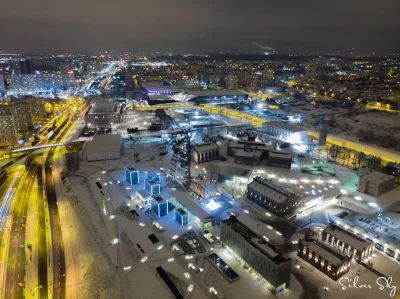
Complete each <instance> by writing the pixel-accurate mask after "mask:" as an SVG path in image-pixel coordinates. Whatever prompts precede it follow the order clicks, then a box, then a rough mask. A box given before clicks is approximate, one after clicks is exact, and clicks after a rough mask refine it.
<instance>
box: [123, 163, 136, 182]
mask: <svg viewBox="0 0 400 299" xmlns="http://www.w3.org/2000/svg"><path fill="white" fill-rule="evenodd" d="M125 179H126V180H127V181H128V182H129V184H131V185H137V184H139V171H138V170H137V169H136V168H135V167H133V166H132V165H130V166H125Z"/></svg>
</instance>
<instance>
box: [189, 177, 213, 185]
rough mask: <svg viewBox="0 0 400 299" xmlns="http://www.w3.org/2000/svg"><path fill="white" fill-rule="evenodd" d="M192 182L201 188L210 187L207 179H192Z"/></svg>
mask: <svg viewBox="0 0 400 299" xmlns="http://www.w3.org/2000/svg"><path fill="white" fill-rule="evenodd" d="M193 181H194V182H196V183H197V184H199V185H200V186H202V187H207V186H208V185H211V183H210V179H208V178H205V179H201V178H194V179H193Z"/></svg>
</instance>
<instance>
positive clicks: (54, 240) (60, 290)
mask: <svg viewBox="0 0 400 299" xmlns="http://www.w3.org/2000/svg"><path fill="white" fill-rule="evenodd" d="M53 156H54V150H50V152H49V154H48V156H47V160H46V163H45V174H46V183H45V186H46V197H47V204H48V209H49V216H50V234H51V244H52V245H51V248H52V257H53V262H52V266H53V268H52V269H53V284H52V285H53V292H52V293H53V298H55V299H63V298H65V255H64V243H63V239H62V231H61V223H60V216H59V213H58V204H57V196H56V191H55V186H54V180H53V168H52V163H53Z"/></svg>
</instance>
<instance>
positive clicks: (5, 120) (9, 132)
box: [0, 108, 18, 146]
mask: <svg viewBox="0 0 400 299" xmlns="http://www.w3.org/2000/svg"><path fill="white" fill-rule="evenodd" d="M17 141H18V139H17V130H16V129H15V124H14V117H13V115H12V113H11V110H10V109H9V108H7V109H5V108H0V146H7V145H14V144H16V143H17Z"/></svg>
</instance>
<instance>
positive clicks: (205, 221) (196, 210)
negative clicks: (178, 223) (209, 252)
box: [169, 190, 215, 229]
mask: <svg viewBox="0 0 400 299" xmlns="http://www.w3.org/2000/svg"><path fill="white" fill-rule="evenodd" d="M169 201H170V202H171V203H172V204H173V205H174V206H175V207H176V208H182V209H183V210H184V211H185V212H186V213H188V215H189V221H190V222H193V223H194V224H196V225H198V226H199V227H201V228H203V229H206V228H209V227H212V226H214V225H215V223H214V217H213V216H211V215H210V214H209V213H208V212H207V211H206V210H205V209H203V208H202V207H201V206H200V205H198V204H197V203H196V202H195V201H194V200H193V199H192V198H191V197H190V196H189V195H188V194H187V193H185V192H184V191H181V190H175V191H171V192H170V198H169Z"/></svg>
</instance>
